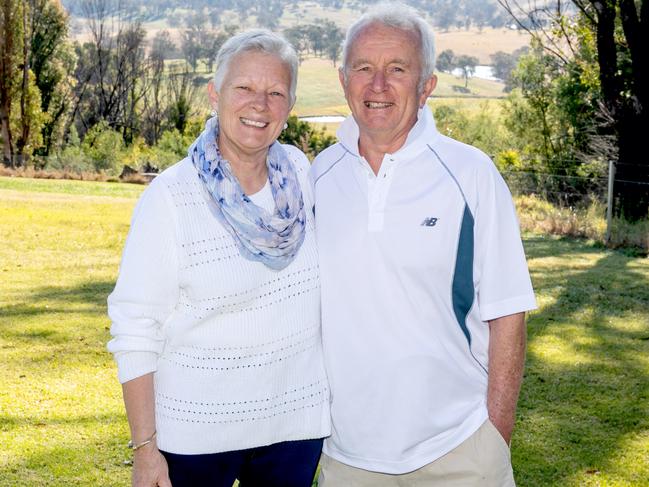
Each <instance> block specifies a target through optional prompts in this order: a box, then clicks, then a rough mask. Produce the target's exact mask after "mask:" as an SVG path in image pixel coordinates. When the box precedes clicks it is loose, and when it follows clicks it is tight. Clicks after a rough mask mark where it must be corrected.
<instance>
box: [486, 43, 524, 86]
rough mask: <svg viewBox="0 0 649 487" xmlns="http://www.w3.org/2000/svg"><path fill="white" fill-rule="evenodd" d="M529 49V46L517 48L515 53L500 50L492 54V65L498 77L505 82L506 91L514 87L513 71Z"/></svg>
mask: <svg viewBox="0 0 649 487" xmlns="http://www.w3.org/2000/svg"><path fill="white" fill-rule="evenodd" d="M528 51H529V48H528V47H527V46H524V47H521V48H520V49H516V50H515V51H514V52H513V53H511V54H510V53H507V52H503V51H498V52H496V53H494V54H492V55H491V65H492V68H493V74H494V76H495V77H496V78H498V79H500V80H502V81H504V82H505V91H511V89H512V72H513V71H514V69H515V68H516V65H517V64H518V60H519V59H520V57H521V56H522V55H523V54H526V53H527V52H528Z"/></svg>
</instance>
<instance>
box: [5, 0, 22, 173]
mask: <svg viewBox="0 0 649 487" xmlns="http://www.w3.org/2000/svg"><path fill="white" fill-rule="evenodd" d="M19 7H20V5H19V3H18V2H17V1H15V0H2V4H1V5H0V15H1V17H0V20H1V23H0V29H1V36H0V124H1V130H2V147H3V162H4V164H5V165H11V166H13V164H14V160H13V138H12V134H11V126H10V123H11V102H12V98H13V93H14V81H15V77H16V70H17V63H16V60H17V57H18V52H17V48H18V47H19V46H16V40H17V38H18V39H20V24H19V19H20V9H19Z"/></svg>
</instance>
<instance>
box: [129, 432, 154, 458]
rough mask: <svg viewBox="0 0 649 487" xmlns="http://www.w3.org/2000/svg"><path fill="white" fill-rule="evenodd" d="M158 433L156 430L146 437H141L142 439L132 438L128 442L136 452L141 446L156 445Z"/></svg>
mask: <svg viewBox="0 0 649 487" xmlns="http://www.w3.org/2000/svg"><path fill="white" fill-rule="evenodd" d="M156 433H157V432H156V431H154V432H153V433H152V434H151V435H149V436H147V437H146V438H144V439H141V440H140V441H134V440H133V439H131V440H130V441H129V442H128V447H129V448H130V449H131V450H133V452H134V453H135V452H136V451H138V450H139V449H141V448H145V447H147V446H149V445H155V437H156Z"/></svg>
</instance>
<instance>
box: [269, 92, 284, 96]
mask: <svg viewBox="0 0 649 487" xmlns="http://www.w3.org/2000/svg"><path fill="white" fill-rule="evenodd" d="M270 94H271V96H282V97H283V96H284V93H282V92H279V91H271V92H270Z"/></svg>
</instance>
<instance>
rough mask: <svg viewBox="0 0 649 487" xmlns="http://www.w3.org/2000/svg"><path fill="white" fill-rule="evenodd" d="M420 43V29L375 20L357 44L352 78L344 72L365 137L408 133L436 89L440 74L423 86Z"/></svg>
mask: <svg viewBox="0 0 649 487" xmlns="http://www.w3.org/2000/svg"><path fill="white" fill-rule="evenodd" d="M419 49H420V42H419V38H418V36H417V34H416V33H414V32H409V31H405V30H401V29H396V28H393V27H388V26H386V25H383V24H379V23H377V24H370V25H369V26H367V27H365V29H363V30H362V31H361V33H360V34H359V35H358V37H356V40H355V42H354V43H353V44H352V46H351V50H350V53H349V58H348V62H347V79H346V80H345V79H344V76H343V73H342V72H341V73H340V82H341V84H342V86H343V90H344V91H345V98H346V99H347V103H348V104H349V107H350V108H351V111H352V114H353V115H354V119H355V120H356V123H357V124H358V126H359V128H360V132H361V137H363V136H369V137H371V138H372V139H374V140H375V141H376V142H379V143H382V144H388V145H389V144H391V143H394V142H397V141H400V140H402V139H403V141H405V137H407V135H408V132H410V129H411V128H412V127H413V125H414V124H415V123H416V122H417V110H418V109H419V107H421V106H423V104H424V103H425V102H426V99H427V98H428V96H429V95H430V93H431V92H432V91H433V88H434V87H435V83H436V77H435V76H433V77H431V78H430V79H428V80H426V82H425V83H424V87H423V90H422V91H421V92H419V91H418V83H419V77H420V73H421V68H422V67H421V56H420V55H419Z"/></svg>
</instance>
